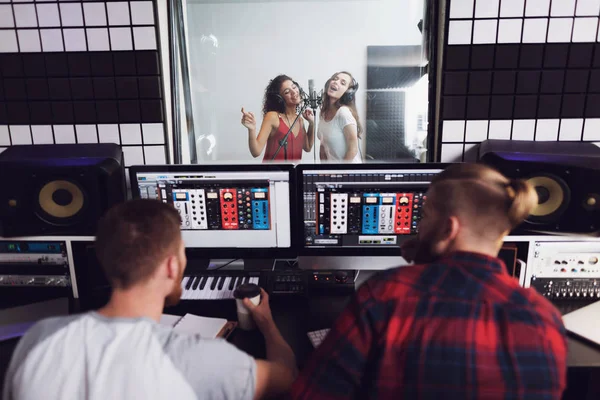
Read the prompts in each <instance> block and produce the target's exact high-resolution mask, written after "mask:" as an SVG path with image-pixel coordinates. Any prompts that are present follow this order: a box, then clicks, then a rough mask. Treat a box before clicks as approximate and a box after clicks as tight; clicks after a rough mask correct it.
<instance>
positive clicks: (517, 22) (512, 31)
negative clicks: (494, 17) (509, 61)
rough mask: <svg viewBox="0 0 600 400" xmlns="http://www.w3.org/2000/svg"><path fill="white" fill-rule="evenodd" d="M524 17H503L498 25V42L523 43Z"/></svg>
mask: <svg viewBox="0 0 600 400" xmlns="http://www.w3.org/2000/svg"><path fill="white" fill-rule="evenodd" d="M522 29H523V20H522V19H501V20H500V24H499V25H498V43H521V30H522Z"/></svg>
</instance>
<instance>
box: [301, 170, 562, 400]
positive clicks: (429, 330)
mask: <svg viewBox="0 0 600 400" xmlns="http://www.w3.org/2000/svg"><path fill="white" fill-rule="evenodd" d="M536 204H537V195H536V193H535V191H534V189H533V188H532V187H531V186H530V185H529V184H528V183H526V182H525V181H523V180H512V181H509V180H508V179H506V178H505V177H504V176H503V175H501V174H500V173H498V172H496V171H495V170H492V169H490V168H488V167H485V166H483V165H479V164H459V165H454V166H451V167H449V168H447V169H446V170H445V171H443V172H442V173H441V174H439V175H438V176H437V177H436V179H435V180H434V181H433V182H432V184H431V186H430V189H429V192H428V196H427V201H426V202H425V205H424V207H423V209H424V214H423V219H422V221H421V223H420V225H419V234H418V236H417V238H416V240H414V241H412V242H411V243H410V244H409V245H407V246H405V247H403V256H405V257H406V258H407V259H409V260H411V259H413V260H414V261H415V263H416V265H414V266H407V267H401V268H396V269H392V270H388V271H384V272H382V273H380V274H378V275H377V276H375V277H374V278H372V279H370V280H369V281H368V282H366V283H365V284H364V285H363V286H362V287H361V288H360V289H359V290H358V291H357V293H356V295H355V296H354V298H353V299H352V301H351V302H350V304H349V305H348V306H347V308H346V309H345V310H344V312H343V313H342V315H341V316H340V317H339V319H338V320H337V322H336V323H335V324H334V326H333V328H332V329H331V331H330V332H329V334H328V335H327V337H326V338H325V340H324V341H323V343H322V344H321V345H320V346H319V348H318V349H317V350H316V352H315V354H314V355H313V357H312V359H311V360H310V361H309V362H308V364H307V366H306V368H305V370H304V371H303V372H302V373H301V375H300V377H299V378H298V380H297V381H296V383H295V384H294V386H293V388H292V397H293V398H294V399H348V398H356V399H423V400H424V399H435V400H441V399H527V400H533V399H540V400H542V399H543V400H550V399H560V398H561V395H562V392H563V391H564V389H565V386H566V357H567V345H566V338H565V329H564V326H563V323H562V320H561V315H560V313H559V312H558V311H557V310H556V309H555V308H554V307H553V306H552V305H551V304H550V303H549V302H548V301H547V300H546V299H544V298H543V297H542V296H541V295H539V294H538V293H537V292H535V291H534V289H524V288H521V287H520V286H519V283H518V281H517V280H516V279H514V278H513V277H511V276H510V275H509V274H508V273H507V271H506V268H505V266H504V264H503V262H502V261H501V260H500V259H498V258H497V255H498V251H499V250H500V248H501V246H502V243H503V238H504V237H505V235H507V234H508V233H509V232H510V231H511V230H512V229H513V228H515V227H516V226H517V225H519V224H520V223H521V222H522V221H523V220H524V219H525V218H526V217H527V216H528V215H529V213H530V212H531V210H532V209H533V207H535V205H536Z"/></svg>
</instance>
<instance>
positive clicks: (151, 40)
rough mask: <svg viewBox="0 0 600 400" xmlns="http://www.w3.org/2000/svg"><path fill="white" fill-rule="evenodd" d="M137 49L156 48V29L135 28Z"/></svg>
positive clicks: (134, 36) (134, 35) (134, 37)
mask: <svg viewBox="0 0 600 400" xmlns="http://www.w3.org/2000/svg"><path fill="white" fill-rule="evenodd" d="M133 39H134V43H135V49H136V50H156V31H155V30H154V28H151V27H135V28H133Z"/></svg>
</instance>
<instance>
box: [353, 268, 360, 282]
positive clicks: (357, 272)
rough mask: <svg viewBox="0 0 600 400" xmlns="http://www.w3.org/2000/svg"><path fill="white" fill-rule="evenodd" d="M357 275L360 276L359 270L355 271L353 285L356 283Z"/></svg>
mask: <svg viewBox="0 0 600 400" xmlns="http://www.w3.org/2000/svg"><path fill="white" fill-rule="evenodd" d="M358 275H360V269H359V270H357V271H356V276H355V277H354V283H356V280H357V279H358Z"/></svg>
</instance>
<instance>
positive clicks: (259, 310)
mask: <svg viewBox="0 0 600 400" xmlns="http://www.w3.org/2000/svg"><path fill="white" fill-rule="evenodd" d="M260 297H261V300H260V304H259V305H257V306H255V305H254V304H252V302H251V301H250V299H248V298H245V299H244V306H246V308H247V309H248V310H249V311H250V314H252V318H254V322H256V326H258V329H260V331H261V332H262V333H263V334H264V333H265V330H267V329H268V328H270V327H272V326H274V325H275V322H274V321H273V315H272V314H271V307H270V306H269V294H268V293H267V292H266V291H265V290H264V289H263V288H260Z"/></svg>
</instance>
